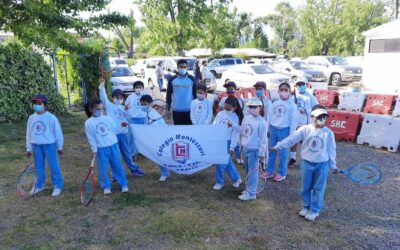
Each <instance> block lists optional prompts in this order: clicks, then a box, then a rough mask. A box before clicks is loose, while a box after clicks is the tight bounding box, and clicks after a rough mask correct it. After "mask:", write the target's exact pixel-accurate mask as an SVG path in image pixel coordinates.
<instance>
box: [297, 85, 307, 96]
mask: <svg viewBox="0 0 400 250" xmlns="http://www.w3.org/2000/svg"><path fill="white" fill-rule="evenodd" d="M297 89H298V90H299V93H301V94H303V93H306V91H307V87H306V86H305V85H302V86H298V87H297Z"/></svg>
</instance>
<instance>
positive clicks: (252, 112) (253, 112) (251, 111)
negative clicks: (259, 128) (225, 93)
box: [249, 107, 260, 117]
mask: <svg viewBox="0 0 400 250" xmlns="http://www.w3.org/2000/svg"><path fill="white" fill-rule="evenodd" d="M249 113H250V115H252V116H254V117H257V116H258V115H259V114H260V108H259V107H257V108H255V109H249Z"/></svg>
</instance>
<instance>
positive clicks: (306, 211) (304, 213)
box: [299, 208, 308, 217]
mask: <svg viewBox="0 0 400 250" xmlns="http://www.w3.org/2000/svg"><path fill="white" fill-rule="evenodd" d="M307 214H308V209H307V208H303V209H301V210H300V212H299V215H300V216H301V217H305V216H306V215H307Z"/></svg>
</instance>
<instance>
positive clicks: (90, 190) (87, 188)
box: [81, 156, 96, 207]
mask: <svg viewBox="0 0 400 250" xmlns="http://www.w3.org/2000/svg"><path fill="white" fill-rule="evenodd" d="M95 158H96V156H93V158H92V161H91V162H90V168H89V172H88V174H87V175H86V178H85V180H84V181H83V183H82V186H81V203H82V205H83V206H85V207H87V206H89V204H90V202H91V201H92V200H93V196H94V175H93V166H94V160H95Z"/></svg>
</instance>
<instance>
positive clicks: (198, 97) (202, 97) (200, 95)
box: [197, 94, 205, 100]
mask: <svg viewBox="0 0 400 250" xmlns="http://www.w3.org/2000/svg"><path fill="white" fill-rule="evenodd" d="M204 97H205V95H204V94H197V99H199V100H203V99H204Z"/></svg>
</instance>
